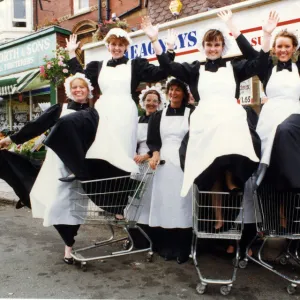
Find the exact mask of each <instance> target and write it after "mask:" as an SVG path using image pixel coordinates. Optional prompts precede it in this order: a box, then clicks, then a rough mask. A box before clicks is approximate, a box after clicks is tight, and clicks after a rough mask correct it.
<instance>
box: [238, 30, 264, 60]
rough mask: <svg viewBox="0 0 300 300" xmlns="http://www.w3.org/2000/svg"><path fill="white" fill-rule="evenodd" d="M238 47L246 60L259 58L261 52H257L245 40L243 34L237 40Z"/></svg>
mask: <svg viewBox="0 0 300 300" xmlns="http://www.w3.org/2000/svg"><path fill="white" fill-rule="evenodd" d="M236 42H237V45H238V46H239V48H240V50H241V52H242V54H243V56H244V57H245V58H246V59H253V58H255V57H258V56H259V52H258V51H256V50H255V49H254V48H253V47H252V46H251V44H250V43H249V41H248V40H247V39H246V38H245V36H244V35H243V34H240V35H239V36H238V37H237V39H236Z"/></svg>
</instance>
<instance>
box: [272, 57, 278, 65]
mask: <svg viewBox="0 0 300 300" xmlns="http://www.w3.org/2000/svg"><path fill="white" fill-rule="evenodd" d="M272 62H273V66H276V65H277V64H278V57H277V56H276V55H272Z"/></svg>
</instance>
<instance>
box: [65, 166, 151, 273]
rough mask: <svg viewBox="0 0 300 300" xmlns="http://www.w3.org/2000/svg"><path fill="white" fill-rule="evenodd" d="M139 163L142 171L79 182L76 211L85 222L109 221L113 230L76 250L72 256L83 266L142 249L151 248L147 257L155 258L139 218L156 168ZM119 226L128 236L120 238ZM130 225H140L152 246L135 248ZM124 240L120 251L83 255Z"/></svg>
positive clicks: (75, 204) (106, 223)
mask: <svg viewBox="0 0 300 300" xmlns="http://www.w3.org/2000/svg"><path fill="white" fill-rule="evenodd" d="M139 167H140V172H139V173H134V174H133V173H131V174H130V175H128V176H121V177H114V178H105V179H98V180H91V181H81V182H78V185H77V186H76V188H75V191H76V195H77V196H76V197H75V198H74V199H72V200H73V201H72V202H73V209H72V215H73V216H75V217H76V218H78V219H80V220H84V224H93V225H106V226H107V227H108V229H109V230H110V233H111V235H110V237H109V238H107V239H105V240H102V241H98V242H95V243H94V244H93V245H91V246H88V247H84V248H80V249H76V250H73V251H72V253H71V256H72V257H73V259H74V261H75V262H80V263H81V267H82V268H83V269H86V264H87V262H88V261H93V260H101V259H107V258H111V257H117V256H123V255H128V254H135V253H140V252H148V253H147V260H148V261H151V260H152V256H153V251H152V241H151V239H150V238H149V236H148V235H147V234H146V233H145V231H144V230H143V229H142V228H141V227H139V226H138V224H137V221H138V219H139V216H140V213H141V210H142V207H143V201H142V199H143V196H144V194H145V192H146V191H147V189H148V187H149V184H150V182H151V181H152V179H153V176H154V172H153V171H152V170H150V168H149V166H148V163H143V164H141V165H140V166H139ZM124 211H125V213H126V211H127V216H126V215H125V214H124ZM129 211H130V213H129ZM123 214H124V218H122V219H118V218H117V217H116V216H117V215H123ZM115 226H118V227H123V229H124V231H125V233H126V236H124V237H121V238H116V237H115V232H114V227H115ZM130 228H137V229H138V230H139V231H140V232H141V234H142V235H143V236H144V237H145V238H146V239H147V240H148V242H149V247H147V248H144V249H134V241H133V239H132V237H131V235H130V232H129V229H130ZM122 241H125V242H124V243H122V250H120V251H115V252H111V253H110V254H108V255H98V256H93V257H87V256H84V255H83V253H84V252H86V251H88V250H91V249H94V248H98V247H102V246H106V245H111V244H114V243H119V242H122Z"/></svg>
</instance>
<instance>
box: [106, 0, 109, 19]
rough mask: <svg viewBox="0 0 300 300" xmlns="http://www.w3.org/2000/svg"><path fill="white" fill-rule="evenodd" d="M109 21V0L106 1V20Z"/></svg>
mask: <svg viewBox="0 0 300 300" xmlns="http://www.w3.org/2000/svg"><path fill="white" fill-rule="evenodd" d="M109 19H110V3H109V0H106V20H109Z"/></svg>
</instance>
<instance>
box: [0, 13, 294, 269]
mask: <svg viewBox="0 0 300 300" xmlns="http://www.w3.org/2000/svg"><path fill="white" fill-rule="evenodd" d="M219 16H220V18H221V19H223V20H224V21H225V23H226V24H227V26H228V27H229V29H230V31H231V32H232V34H233V36H234V37H235V38H236V41H237V43H238V45H239V47H240V49H241V51H242V53H243V55H244V57H246V58H247V59H240V60H233V61H229V60H225V59H223V58H222V56H223V55H225V53H226V50H227V48H228V46H229V43H228V42H227V40H228V38H229V35H226V34H225V33H223V32H222V30H218V29H210V30H208V31H205V33H204V35H203V38H202V39H200V43H201V46H202V50H201V51H204V53H205V55H206V57H207V60H206V61H205V62H204V63H200V62H199V61H195V62H193V63H182V64H180V63H176V62H175V61H174V56H175V55H174V51H173V50H172V48H173V46H174V42H175V34H174V32H171V33H170V34H169V37H168V39H169V40H168V43H167V44H168V47H169V50H168V51H167V53H163V51H162V48H161V45H160V43H159V41H158V28H157V27H156V26H152V24H151V22H150V21H149V18H145V19H144V20H143V25H142V28H143V30H144V32H145V34H146V35H147V36H148V37H149V39H150V40H151V43H152V46H153V49H154V51H155V53H156V55H157V58H158V61H159V66H154V65H152V64H150V63H149V62H148V61H147V60H146V59H142V58H135V59H132V60H129V59H128V58H127V57H126V56H125V51H126V50H127V47H128V45H129V44H130V43H131V40H130V37H129V36H128V33H127V32H125V31H124V30H122V29H119V28H115V29H111V30H110V31H109V33H108V34H107V36H106V38H105V42H106V44H107V48H108V51H109V52H110V54H111V56H112V59H110V60H105V61H92V62H90V63H89V64H87V66H86V69H85V70H84V69H83V68H82V66H81V65H80V64H79V62H78V61H77V59H76V55H75V50H76V49H77V47H78V46H79V43H77V41H76V36H75V35H73V36H71V37H70V40H69V41H68V43H67V49H68V51H69V54H70V58H71V59H70V61H69V67H70V70H71V72H72V73H73V74H75V73H76V75H75V77H74V78H75V79H76V78H77V79H80V78H81V79H82V81H81V85H83V87H81V88H78V90H77V89H75V88H74V89H73V85H72V82H73V83H74V81H75V79H74V78H73V79H69V80H72V82H71V83H70V82H69V83H68V84H67V86H66V88H67V89H70V90H71V92H70V95H71V97H73V99H74V101H75V102H76V99H79V100H80V101H83V98H84V96H83V94H84V95H85V99H84V101H85V102H86V100H87V99H88V95H89V93H91V92H92V88H91V86H90V84H89V82H90V81H91V83H92V85H93V86H99V88H100V91H101V96H100V98H99V99H98V101H97V102H96V104H95V108H86V107H84V105H83V104H80V108H78V107H77V104H76V103H75V104H74V106H76V107H77V108H78V109H75V110H80V111H77V112H72V114H68V112H67V111H66V113H64V112H63V113H62V117H61V118H59V115H60V113H55V114H54V115H55V117H54V118H53V121H51V122H50V123H51V126H52V125H54V124H55V126H54V127H53V129H52V131H51V133H50V135H49V136H48V138H47V139H46V141H45V144H46V145H47V146H48V147H49V148H50V149H51V150H48V152H47V156H46V160H45V162H44V164H43V167H42V169H41V171H40V173H39V175H38V178H37V180H36V181H35V184H34V188H33V189H32V190H31V195H30V198H31V206H32V209H33V215H34V216H37V217H42V218H44V225H45V226H49V225H55V226H56V228H59V227H61V226H62V227H63V230H61V231H60V234H61V236H63V234H62V231H63V232H64V233H65V235H66V236H67V237H68V242H66V238H63V239H64V241H65V244H66V248H65V256H64V261H65V262H66V263H72V258H71V256H70V252H71V250H72V246H73V243H74V236H75V235H76V233H77V230H78V228H79V225H80V224H79V223H76V224H74V223H73V221H72V220H71V219H72V217H71V216H70V203H68V201H69V200H68V199H69V195H68V192H67V191H65V190H67V187H70V185H72V182H73V181H74V180H76V179H79V180H89V179H95V178H97V179H98V178H110V177H115V176H122V175H128V174H130V173H132V172H137V171H138V166H137V164H138V163H141V162H143V161H145V160H149V165H150V167H151V168H152V169H156V173H155V175H154V178H153V182H152V186H151V188H150V189H148V192H147V195H145V197H144V199H143V201H146V202H145V204H144V205H143V206H142V208H143V211H142V212H141V215H140V219H139V223H141V224H144V227H145V228H146V227H148V232H149V235H150V237H151V238H152V239H153V241H154V247H155V248H156V249H157V251H158V252H159V254H160V255H161V256H163V257H164V258H165V259H166V260H171V259H175V260H177V262H178V263H183V262H185V261H186V260H187V259H188V257H189V253H190V245H191V235H192V230H191V227H192V196H191V188H192V185H193V184H194V183H195V184H197V186H198V188H199V189H200V190H206V191H215V192H218V191H228V192H229V193H231V194H236V193H240V192H241V191H243V189H244V185H245V183H246V182H247V180H249V178H250V176H251V175H252V174H253V173H254V172H255V171H256V169H257V167H258V164H259V162H260V158H261V157H262V159H261V164H264V165H267V166H269V165H270V169H271V168H273V169H274V170H275V171H276V172H277V173H276V176H278V177H276V178H273V177H272V180H274V182H276V184H277V183H278V185H277V186H278V188H281V189H282V188H283V189H297V188H299V182H298V180H297V178H300V177H297V176H296V175H297V172H298V170H300V168H298V161H299V158H298V157H297V156H296V153H297V151H298V147H299V146H300V133H299V132H298V130H299V128H300V120H299V111H298V110H299V97H300V83H299V81H297V80H299V68H300V63H299V61H298V60H297V61H296V63H294V62H293V61H292V56H293V54H294V52H295V51H296V50H297V47H298V41H297V38H296V37H295V36H294V35H293V34H291V33H289V32H287V31H283V32H280V33H279V34H278V35H277V36H276V37H275V40H274V43H273V45H272V52H273V55H275V56H276V57H277V58H278V63H277V64H276V65H274V63H273V61H274V60H272V59H271V57H270V53H269V50H270V40H271V34H272V32H273V31H274V29H275V28H276V26H277V22H278V16H277V14H276V13H270V16H269V19H268V21H267V23H266V24H265V25H264V26H263V44H262V50H261V51H260V52H256V51H255V50H253V49H252V47H251V46H250V44H249V42H248V41H247V40H246V39H245V38H244V37H243V35H242V34H240V32H239V31H238V30H237V29H236V28H235V27H234V25H233V23H232V14H231V12H230V11H227V12H222V13H220V14H219ZM78 72H79V73H83V74H85V76H83V75H82V77H80V76H81V75H78ZM254 75H258V76H259V78H260V79H261V80H262V82H263V85H264V89H265V93H266V95H267V96H268V99H269V100H268V102H267V103H266V104H265V105H264V107H263V109H262V113H261V116H260V118H259V121H258V125H257V128H256V124H255V117H253V111H251V109H244V108H243V107H242V106H241V105H239V104H238V103H237V98H238V96H239V84H240V82H241V81H243V80H246V79H248V78H250V77H252V76H254ZM76 76H77V77H76ZM168 76H173V77H175V78H173V79H171V80H169V82H168V83H167V95H168V98H169V104H168V105H167V106H166V107H165V108H163V109H162V110H159V105H160V104H161V103H162V102H163V100H162V96H161V94H160V91H158V89H152V90H151V88H148V90H146V91H144V92H143V93H142V97H143V98H142V103H143V104H144V105H145V108H146V114H145V115H144V116H141V117H140V118H139V119H138V114H137V107H136V105H135V103H134V101H133V100H132V97H131V95H132V94H133V93H134V92H135V90H136V88H137V86H138V85H139V83H140V82H158V81H161V80H163V79H166V78H167V77H168ZM70 78H71V77H70ZM283 78H284V80H283ZM84 82H85V83H84ZM187 86H189V90H190V91H191V93H192V94H193V96H194V98H195V99H196V101H199V104H198V106H197V107H196V109H194V107H192V106H189V105H188V98H189V95H188V87H187ZM84 88H85V93H84V92H83V91H82V90H84ZM68 96H69V95H68ZM69 98H70V96H69ZM85 108H86V109H85ZM51 110H55V108H53V107H52V108H51V109H50V110H49V111H47V112H46V114H44V115H42V116H44V118H45V116H46V115H47V113H48V112H50V111H51ZM58 111H59V109H58ZM45 119H46V118H45ZM40 120H42V122H41V123H45V124H46V121H43V119H40ZM50 123H48V124H50ZM29 124H31V125H28V126H27V128H29V129H30V128H33V127H34V126H33V125H32V124H34V122H31V123H29ZM24 128H25V127H24ZM43 128H44V127H43ZM255 129H256V130H255ZM31 130H32V129H31ZM21 132H22V130H21V131H20V133H21ZM23 132H25V131H24V130H23ZM17 135H18V134H17ZM32 136H34V130H33V131H32V133H30V134H25V135H24V138H25V137H26V138H28V137H32ZM11 141H15V142H17V141H19V142H23V141H24V139H22V138H20V139H17V138H15V139H14V137H13V136H12V137H10V138H7V139H5V140H2V141H1V142H0V146H1V147H3V146H5V145H7V144H9V143H10V142H11ZM137 145H138V147H137ZM272 146H273V147H272ZM179 153H180V154H179ZM160 160H164V161H165V164H164V165H162V166H158V163H159V161H160ZM183 168H184V171H183ZM54 169H55V170H56V171H55V173H53V170H54ZM279 170H280V171H279ZM272 174H273V173H272ZM295 174H296V175H295ZM295 176H296V177H295ZM49 178H51V182H52V184H51V190H49V188H47V187H46V184H45V183H46V182H47V185H48V186H50V185H49V184H48V181H47V180H49ZM63 190H64V192H63ZM246 194H247V195H249V193H246ZM251 195H252V193H250V196H249V198H251ZM246 200H247V199H246ZM248 200H252V199H248ZM212 201H213V202H214V205H215V206H216V207H218V206H221V204H222V199H220V198H218V197H215V198H213V199H212ZM24 204H26V203H24ZM127 213H130V212H127ZM246 215H247V211H246ZM215 216H216V219H217V220H218V221H217V222H216V223H215V225H214V228H215V230H216V232H218V231H220V230H222V228H223V225H224V224H223V216H222V211H220V210H218V209H217V208H216V209H215ZM120 217H122V216H120ZM68 225H70V226H74V225H75V226H77V227H76V228H75V229H74V228H72V229H70V230H69V229H68V227H70V226H68ZM58 230H59V229H58Z"/></svg>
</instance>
